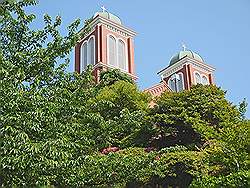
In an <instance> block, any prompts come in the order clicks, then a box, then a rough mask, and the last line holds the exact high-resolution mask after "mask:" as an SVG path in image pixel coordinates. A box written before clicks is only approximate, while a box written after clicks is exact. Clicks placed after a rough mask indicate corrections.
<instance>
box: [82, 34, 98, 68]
mask: <svg viewBox="0 0 250 188" xmlns="http://www.w3.org/2000/svg"><path fill="white" fill-rule="evenodd" d="M89 64H92V65H94V64H95V38H94V36H91V37H90V38H89V40H88V42H87V41H85V42H84V43H83V44H82V46H81V64H80V67H81V72H82V71H83V70H84V69H86V67H87V65H89Z"/></svg>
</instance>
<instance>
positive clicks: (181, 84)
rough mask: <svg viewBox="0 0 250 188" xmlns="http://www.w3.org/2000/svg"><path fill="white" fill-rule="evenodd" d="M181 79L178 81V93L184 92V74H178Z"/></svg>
mask: <svg viewBox="0 0 250 188" xmlns="http://www.w3.org/2000/svg"><path fill="white" fill-rule="evenodd" d="M178 76H179V78H178V80H177V91H182V90H184V86H183V84H184V79H183V74H182V73H179V74H178Z"/></svg>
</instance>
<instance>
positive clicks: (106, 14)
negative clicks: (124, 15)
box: [94, 11, 122, 25]
mask: <svg viewBox="0 0 250 188" xmlns="http://www.w3.org/2000/svg"><path fill="white" fill-rule="evenodd" d="M96 16H101V17H103V18H106V19H108V20H111V21H113V22H115V23H117V24H120V25H122V21H121V19H120V18H119V17H118V16H116V15H114V14H111V13H110V12H107V11H105V12H96V13H95V14H94V17H96Z"/></svg>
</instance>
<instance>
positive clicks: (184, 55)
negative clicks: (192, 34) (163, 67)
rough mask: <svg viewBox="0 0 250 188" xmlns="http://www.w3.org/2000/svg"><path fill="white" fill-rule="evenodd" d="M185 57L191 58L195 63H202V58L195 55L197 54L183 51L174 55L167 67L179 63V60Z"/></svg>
mask: <svg viewBox="0 0 250 188" xmlns="http://www.w3.org/2000/svg"><path fill="white" fill-rule="evenodd" d="M186 56H187V57H191V58H193V59H195V60H197V61H200V62H203V63H204V61H203V59H202V57H201V56H200V55H199V54H197V53H195V52H193V51H191V50H185V51H180V52H179V53H178V54H176V55H174V56H173V57H172V58H171V59H170V63H169V66H171V65H173V64H175V63H176V62H177V61H179V60H180V59H182V58H183V57H186Z"/></svg>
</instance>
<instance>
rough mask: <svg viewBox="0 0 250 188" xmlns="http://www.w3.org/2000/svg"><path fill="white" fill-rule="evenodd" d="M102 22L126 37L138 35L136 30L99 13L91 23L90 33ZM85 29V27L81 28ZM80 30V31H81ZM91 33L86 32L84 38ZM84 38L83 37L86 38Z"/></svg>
mask: <svg viewBox="0 0 250 188" xmlns="http://www.w3.org/2000/svg"><path fill="white" fill-rule="evenodd" d="M100 24H104V25H105V26H106V27H107V28H108V29H109V30H112V31H114V32H117V33H119V34H121V35H123V36H125V37H134V36H135V35H136V32H135V31H133V30H131V29H129V28H127V27H125V26H123V25H120V24H117V23H115V22H113V21H111V20H109V19H107V18H104V17H102V16H100V15H97V16H96V17H95V18H94V19H93V20H92V21H91V23H90V27H91V28H92V29H91V31H90V32H89V33H92V32H93V31H94V29H95V26H96V25H100ZM81 31H83V29H82V30H81ZM81 31H80V32H81ZM89 33H87V34H86V36H85V37H84V38H86V37H87V36H88V35H89ZM84 38H83V39H84Z"/></svg>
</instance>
